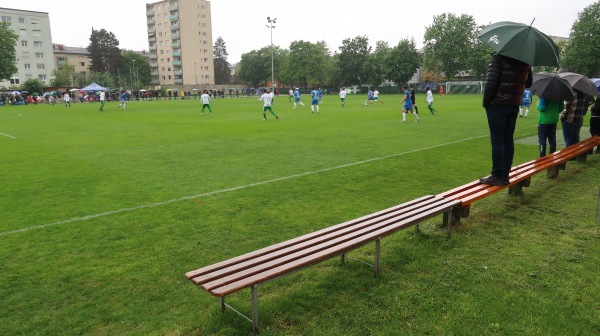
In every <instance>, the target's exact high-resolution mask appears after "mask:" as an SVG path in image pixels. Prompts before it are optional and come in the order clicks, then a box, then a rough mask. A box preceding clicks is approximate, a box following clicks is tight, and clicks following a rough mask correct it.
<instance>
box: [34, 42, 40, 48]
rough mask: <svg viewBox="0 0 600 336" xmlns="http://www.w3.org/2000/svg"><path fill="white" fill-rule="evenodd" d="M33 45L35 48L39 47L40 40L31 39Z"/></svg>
mask: <svg viewBox="0 0 600 336" xmlns="http://www.w3.org/2000/svg"><path fill="white" fill-rule="evenodd" d="M33 46H34V47H36V48H41V47H42V41H33Z"/></svg>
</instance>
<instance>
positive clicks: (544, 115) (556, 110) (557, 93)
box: [530, 72, 573, 157]
mask: <svg viewBox="0 0 600 336" xmlns="http://www.w3.org/2000/svg"><path fill="white" fill-rule="evenodd" d="M530 90H531V91H533V93H534V94H535V95H536V96H538V97H540V100H539V102H538V105H537V109H538V111H539V112H540V113H539V115H538V140H539V144H540V148H539V149H540V157H543V156H546V148H547V147H546V143H548V144H549V145H550V151H549V153H553V152H555V151H556V124H557V123H558V119H559V115H560V113H561V112H562V111H563V110H564V108H565V104H564V101H565V100H569V99H573V88H572V87H571V84H569V82H568V81H567V80H565V79H564V78H561V77H560V76H558V75H556V74H551V73H547V72H546V73H544V72H543V73H537V74H534V75H533V84H531V87H530Z"/></svg>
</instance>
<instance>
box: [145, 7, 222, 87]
mask: <svg viewBox="0 0 600 336" xmlns="http://www.w3.org/2000/svg"><path fill="white" fill-rule="evenodd" d="M146 17H147V24H148V44H149V49H150V67H151V69H152V70H151V71H152V84H154V85H206V84H209V85H210V84H214V83H215V78H214V65H213V46H212V22H211V10H210V1H206V0H165V1H159V2H155V3H150V4H147V5H146Z"/></svg>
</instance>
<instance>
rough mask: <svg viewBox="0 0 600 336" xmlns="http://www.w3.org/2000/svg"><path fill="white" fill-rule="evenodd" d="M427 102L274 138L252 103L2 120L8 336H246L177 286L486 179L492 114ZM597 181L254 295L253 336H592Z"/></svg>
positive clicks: (564, 185) (243, 305)
mask: <svg viewBox="0 0 600 336" xmlns="http://www.w3.org/2000/svg"><path fill="white" fill-rule="evenodd" d="M417 97H418V98H419V102H418V105H419V107H420V109H419V111H420V117H421V121H420V122H419V123H415V122H414V117H413V116H412V115H408V116H407V123H405V124H402V123H401V122H400V120H401V113H400V111H401V106H400V105H398V104H397V103H398V101H400V99H401V97H400V96H389V95H387V96H386V95H384V96H382V99H383V100H384V101H385V104H374V105H369V106H364V105H362V104H361V103H362V101H363V100H364V98H365V97H364V96H362V95H361V96H352V95H350V96H348V102H347V104H346V107H345V108H342V107H341V106H340V103H339V98H338V97H337V96H326V97H325V100H324V102H323V103H322V104H321V113H320V114H318V115H316V114H311V113H310V106H309V104H310V100H309V98H308V97H307V96H306V95H305V96H303V101H304V103H305V104H307V106H306V107H304V108H302V107H298V109H296V110H292V107H291V103H289V102H288V98H287V97H280V98H277V99H276V104H275V107H274V110H275V111H276V113H277V114H278V115H279V117H280V119H279V120H275V119H274V118H273V117H272V116H270V115H268V116H267V119H268V120H267V121H262V103H261V102H258V101H257V99H256V98H239V99H236V98H232V99H215V100H213V102H212V108H213V111H214V114H213V115H212V116H210V115H208V114H207V113H205V114H204V116H200V104H199V102H198V101H193V100H185V101H180V100H179V101H151V102H130V103H128V105H127V109H126V110H121V109H119V108H118V107H117V103H109V104H107V105H106V106H105V111H104V112H100V111H98V108H99V104H73V106H72V107H71V108H70V109H68V108H66V107H65V106H64V105H61V104H58V105H55V106H47V105H38V106H34V105H27V106H7V107H0V153H1V154H0V172H1V175H0V186H1V192H0V211H1V214H2V215H1V216H0V270H1V271H0V307H1V308H0V335H81V334H84V335H251V334H252V327H251V324H250V323H248V322H247V321H245V320H243V319H241V318H240V317H239V316H237V315H236V314H235V313H233V312H231V311H227V312H226V313H225V314H221V312H220V310H219V300H218V299H217V298H215V297H212V296H211V295H209V294H208V293H206V292H204V291H202V290H201V289H199V288H197V287H195V286H193V285H192V284H191V283H190V282H189V281H188V280H187V279H185V277H184V274H185V272H187V271H190V270H193V269H196V268H199V267H201V266H205V265H208V264H210V263H213V262H218V261H221V260H224V259H227V258H230V257H234V256H237V255H239V254H242V253H246V252H250V251H252V250H255V249H259V248H262V247H265V246H268V245H270V244H274V243H278V242H280V241H282V240H286V239H291V238H294V237H297V236H298V235H302V234H305V233H309V232H311V231H314V230H317V229H321V228H325V227H328V226H331V225H334V224H337V223H340V222H342V221H346V220H350V219H353V218H355V217H358V216H361V215H365V214H368V213H371V212H374V211H378V210H381V209H384V208H387V207H390V206H392V205H395V204H398V203H402V202H405V201H408V200H411V199H414V198H417V197H420V196H424V195H428V194H437V193H440V192H443V191H445V190H448V189H451V188H453V187H456V186H459V185H461V184H464V183H467V182H470V181H473V180H476V179H478V178H480V177H483V176H486V175H487V174H488V172H489V170H490V167H491V158H490V144H489V133H488V130H487V121H486V118H485V112H484V110H483V108H481V106H480V105H481V104H480V102H481V96H479V95H462V96H451V95H450V96H445V97H437V96H436V97H435V98H436V101H435V107H436V108H437V109H438V110H439V114H438V115H436V116H432V115H430V113H429V111H428V110H427V108H426V104H425V102H424V99H425V96H424V95H418V96H417ZM421 101H423V102H421ZM588 120H589V119H588V118H586V124H587V123H588ZM536 126H537V111H535V110H534V109H532V111H531V112H530V116H529V118H527V119H525V118H519V120H518V123H517V131H516V132H515V138H516V154H515V160H514V163H515V164H518V163H522V162H525V161H529V160H532V159H534V158H535V157H536V156H537V153H538V150H537V128H536ZM558 133H559V134H558V135H557V137H558V138H559V139H562V134H561V132H560V130H559V132H558ZM581 134H582V137H584V138H585V137H587V136H589V132H588V130H587V128H585V127H584V129H583V130H582V132H581ZM563 146H564V145H563V144H559V148H562V147H563ZM599 162H600V155H593V156H590V157H588V160H587V162H586V163H577V162H569V164H568V165H567V170H566V171H564V172H561V173H560V175H559V177H558V178H557V179H552V180H550V179H547V178H546V177H545V176H543V174H540V175H539V176H536V177H534V179H533V181H532V186H531V187H530V188H527V189H525V196H523V197H509V196H507V195H506V193H505V192H502V193H499V194H497V195H494V196H492V197H489V198H487V199H484V200H481V201H478V202H476V203H475V204H474V205H473V209H472V211H471V216H470V217H469V218H468V219H466V220H463V223H462V224H461V225H460V226H459V227H457V228H456V229H455V231H454V234H453V236H452V238H451V239H450V240H448V239H446V235H445V233H444V231H443V230H442V229H440V227H439V222H440V221H441V218H434V219H431V220H429V221H427V222H425V223H422V224H421V226H420V231H416V230H414V229H409V230H406V231H404V232H400V233H397V234H395V235H393V236H391V237H388V238H386V239H384V240H383V241H382V257H381V260H382V272H381V276H380V277H378V278H375V277H373V274H372V271H371V269H370V268H369V267H367V266H365V265H363V264H361V263H357V262H352V261H349V262H347V263H346V264H345V265H340V263H339V260H338V259H332V260H329V261H326V262H323V263H321V264H319V265H316V266H313V267H311V268H308V269H306V270H303V271H302V272H299V273H295V274H293V275H291V276H288V277H285V278H283V279H280V280H278V281H275V282H273V283H270V284H268V285H265V286H263V287H261V289H260V291H259V320H260V325H261V328H262V329H261V334H264V335H427V334H428V335H598V334H600V303H599V302H600V301H599V300H598V297H599V296H600V283H599V282H598V279H597V278H598V264H600V226H599V223H598V221H597V219H596V216H597V204H598V198H599V195H598V193H599V190H598V188H599V187H600V186H599V183H598V182H599V179H598V176H600V175H599V173H600V164H599ZM373 250H374V248H373V246H365V247H363V248H361V249H359V250H356V251H354V252H352V253H351V255H352V256H353V257H356V258H358V259H361V260H365V261H370V260H371V259H372V255H373ZM228 302H229V303H230V304H232V305H234V306H235V307H237V308H238V309H239V310H242V311H244V312H245V313H249V311H250V293H249V291H242V292H240V293H236V294H234V295H232V296H230V297H228Z"/></svg>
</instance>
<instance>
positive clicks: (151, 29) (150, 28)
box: [148, 26, 156, 34]
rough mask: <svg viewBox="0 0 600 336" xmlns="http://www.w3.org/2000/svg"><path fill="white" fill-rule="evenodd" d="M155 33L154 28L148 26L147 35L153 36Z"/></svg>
mask: <svg viewBox="0 0 600 336" xmlns="http://www.w3.org/2000/svg"><path fill="white" fill-rule="evenodd" d="M153 33H156V28H154V26H149V27H148V34H153Z"/></svg>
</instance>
